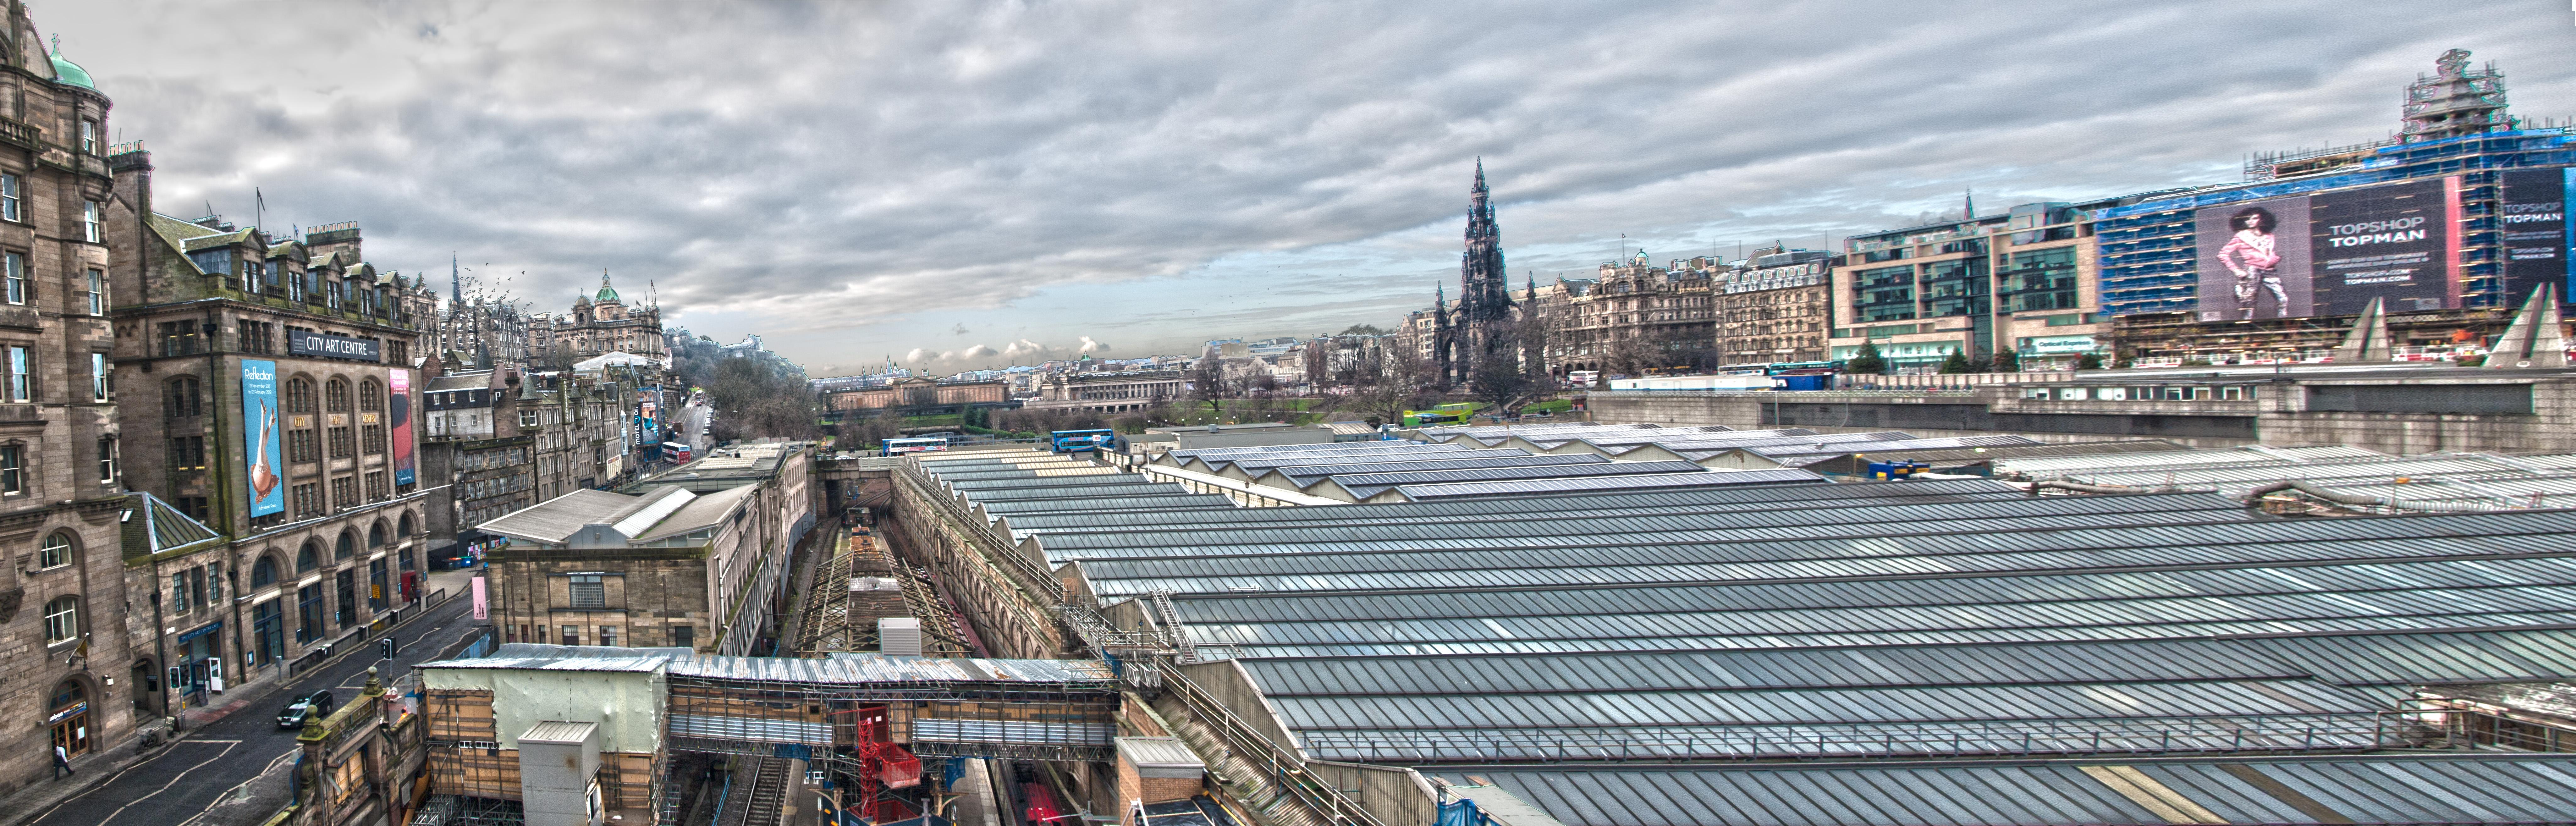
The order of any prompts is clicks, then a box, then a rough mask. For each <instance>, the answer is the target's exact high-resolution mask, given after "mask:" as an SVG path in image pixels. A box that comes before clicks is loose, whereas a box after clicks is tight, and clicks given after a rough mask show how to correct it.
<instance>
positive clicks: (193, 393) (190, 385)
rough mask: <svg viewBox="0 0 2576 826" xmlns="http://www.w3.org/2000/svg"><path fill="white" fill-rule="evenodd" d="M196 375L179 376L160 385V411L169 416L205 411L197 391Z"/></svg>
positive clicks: (189, 414)
mask: <svg viewBox="0 0 2576 826" xmlns="http://www.w3.org/2000/svg"><path fill="white" fill-rule="evenodd" d="M197 387H198V385H197V377H195V376H180V377H178V378H175V379H171V380H170V383H169V384H167V385H165V386H163V387H162V391H161V406H162V408H163V409H162V412H163V413H166V414H169V415H171V416H194V415H197V414H199V413H203V412H205V407H204V406H203V402H201V401H200V400H199V397H198V393H197Z"/></svg>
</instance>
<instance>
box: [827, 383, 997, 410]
mask: <svg viewBox="0 0 2576 826" xmlns="http://www.w3.org/2000/svg"><path fill="white" fill-rule="evenodd" d="M1010 400H1011V394H1010V389H1009V386H1008V385H1006V384H1004V383H1003V382H999V381H934V380H931V379H926V378H905V379H897V380H895V381H894V382H893V383H891V384H888V385H885V386H882V387H862V388H858V389H854V390H838V391H834V392H831V393H827V394H824V396H823V409H824V411H825V415H828V416H850V415H861V416H864V415H869V414H873V413H876V412H878V411H882V410H898V411H901V412H902V413H903V415H906V416H934V415H941V414H943V413H956V412H959V411H962V410H964V409H965V408H968V407H986V406H993V407H998V406H1001V405H1005V404H1009V403H1010Z"/></svg>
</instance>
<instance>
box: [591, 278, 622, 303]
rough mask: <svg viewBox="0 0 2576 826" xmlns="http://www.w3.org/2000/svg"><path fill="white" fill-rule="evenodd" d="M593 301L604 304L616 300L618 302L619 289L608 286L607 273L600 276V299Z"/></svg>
mask: <svg viewBox="0 0 2576 826" xmlns="http://www.w3.org/2000/svg"><path fill="white" fill-rule="evenodd" d="M592 300H594V301H599V302H603V303H604V302H609V301H616V300H617V288H616V287H611V286H608V274H607V273H600V275H599V297H598V298H595V299H592Z"/></svg>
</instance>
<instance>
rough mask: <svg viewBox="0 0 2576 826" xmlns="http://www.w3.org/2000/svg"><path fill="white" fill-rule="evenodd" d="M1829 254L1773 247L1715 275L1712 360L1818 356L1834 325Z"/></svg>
mask: <svg viewBox="0 0 2576 826" xmlns="http://www.w3.org/2000/svg"><path fill="white" fill-rule="evenodd" d="M1833 258H1834V256H1833V254H1832V253H1828V252H1823V251H1820V250H1793V249H1789V248H1787V247H1785V246H1781V247H1774V248H1772V249H1771V250H1770V251H1769V252H1766V253H1763V254H1761V255H1758V256H1755V257H1754V258H1753V259H1752V260H1750V261H1747V262H1744V263H1745V266H1743V267H1740V268H1737V269H1735V270H1734V271H1731V272H1728V273H1727V274H1725V275H1724V276H1721V277H1719V278H1718V283H1717V287H1716V293H1717V341H1716V345H1715V346H1716V349H1717V363H1718V364H1719V365H1720V366H1727V365H1766V364H1780V363H1798V362H1812V361H1823V360H1824V358H1825V336H1826V334H1827V333H1828V332H1829V331H1830V330H1829V328H1831V327H1832V326H1833V317H1832V313H1833V288H1832V286H1831V284H1832V271H1833Z"/></svg>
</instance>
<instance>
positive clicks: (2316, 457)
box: [1996, 446, 2387, 479]
mask: <svg viewBox="0 0 2576 826" xmlns="http://www.w3.org/2000/svg"><path fill="white" fill-rule="evenodd" d="M2385 456H2387V454H2384V453H2380V452H2377V451H2373V450H2366V449H2363V448H2357V447H2343V446H2329V447H2292V448H2261V449H2257V448H2255V447H2251V446H2248V447H2227V448H2214V449H2209V450H2179V451H2169V452H2162V453H2152V454H2147V455H2137V454H2132V453H2084V454H2077V455H2073V456H2044V457H2027V458H2020V459H2015V460H2013V461H2011V462H2008V463H2006V462H1999V463H1997V464H1996V469H1997V470H1999V471H2001V470H2006V469H2009V470H2011V471H2012V472H2015V473H2022V474H2028V475H2029V476H2030V477H2031V478H2034V479H2044V478H2052V474H2057V473H2064V472H2068V471H2079V470H2080V471H2119V470H2145V469H2163V468H2179V467H2207V466H2217V465H2279V464H2290V463H2293V462H2302V461H2320V460H2335V459H2376V458H2383V457H2385Z"/></svg>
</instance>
